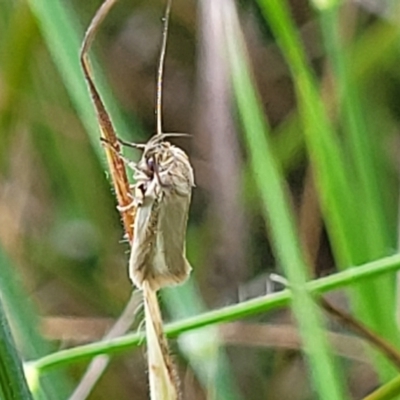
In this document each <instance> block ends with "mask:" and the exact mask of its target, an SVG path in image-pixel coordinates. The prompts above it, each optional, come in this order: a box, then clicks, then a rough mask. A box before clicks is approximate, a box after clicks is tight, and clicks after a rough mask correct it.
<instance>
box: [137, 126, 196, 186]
mask: <svg viewBox="0 0 400 400" xmlns="http://www.w3.org/2000/svg"><path fill="white" fill-rule="evenodd" d="M180 136H189V135H187V134H186V133H163V134H162V135H155V136H153V137H152V138H151V139H150V140H149V141H148V142H147V144H146V145H145V146H144V148H143V154H142V158H141V159H140V161H139V163H138V165H137V167H138V168H139V169H140V170H141V171H142V172H144V173H145V174H146V175H147V176H148V177H149V178H150V179H153V177H154V174H155V171H156V170H157V171H161V170H162V169H163V168H162V166H163V165H165V164H166V163H167V162H168V161H169V160H170V159H171V157H173V149H175V146H173V145H171V143H169V142H167V141H165V139H166V138H168V137H180Z"/></svg>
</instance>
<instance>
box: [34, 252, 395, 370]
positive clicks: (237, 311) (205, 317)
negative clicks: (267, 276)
mask: <svg viewBox="0 0 400 400" xmlns="http://www.w3.org/2000/svg"><path fill="white" fill-rule="evenodd" d="M399 269H400V254H396V255H394V256H390V257H386V258H382V259H380V260H377V261H373V262H370V263H367V264H364V265H360V266H358V267H357V268H351V269H348V270H345V271H342V272H339V273H337V274H334V275H331V276H328V277H325V278H320V279H316V280H313V281H310V282H307V283H306V289H307V290H308V291H309V292H310V293H311V294H312V295H320V294H323V293H326V292H329V291H331V290H337V289H340V288H345V287H346V286H350V287H351V286H353V285H355V284H356V283H361V282H363V281H364V280H366V279H372V278H376V277H378V276H381V275H384V274H387V273H390V272H395V271H398V270H399ZM291 300H292V293H291V291H290V290H287V289H285V290H282V291H281V292H279V293H273V294H269V295H266V296H262V297H257V298H255V299H251V300H248V301H244V302H241V303H239V304H235V305H232V306H228V307H224V308H221V309H218V310H213V311H209V312H206V313H203V314H199V315H196V316H195V317H191V318H187V319H184V320H182V321H177V322H174V323H171V324H168V325H166V326H165V329H164V331H165V334H166V335H167V337H176V336H179V335H180V334H182V333H184V332H189V331H192V330H194V329H199V328H202V327H205V326H210V325H213V324H219V323H223V322H231V321H234V320H237V319H240V318H246V317H251V316H253V315H258V314H261V313H265V312H268V311H271V310H276V309H278V308H281V307H285V306H287V305H289V304H290V302H291ZM144 341H145V337H144V335H143V333H142V332H138V333H134V334H129V335H126V336H123V337H120V338H117V339H113V340H107V342H104V343H102V342H98V343H91V344H87V345H83V346H77V347H75V348H73V349H67V350H61V351H59V352H57V353H52V354H49V355H47V356H44V357H42V358H40V359H38V360H35V361H32V362H31V363H30V365H31V367H32V368H34V369H36V370H37V371H38V373H42V372H44V371H46V370H48V369H51V368H54V367H57V366H61V365H65V364H70V363H72V362H76V361H79V360H85V359H87V358H89V357H93V356H96V355H99V354H111V353H116V352H121V351H124V350H128V349H132V348H134V347H136V346H139V345H140V344H142V343H143V342H144Z"/></svg>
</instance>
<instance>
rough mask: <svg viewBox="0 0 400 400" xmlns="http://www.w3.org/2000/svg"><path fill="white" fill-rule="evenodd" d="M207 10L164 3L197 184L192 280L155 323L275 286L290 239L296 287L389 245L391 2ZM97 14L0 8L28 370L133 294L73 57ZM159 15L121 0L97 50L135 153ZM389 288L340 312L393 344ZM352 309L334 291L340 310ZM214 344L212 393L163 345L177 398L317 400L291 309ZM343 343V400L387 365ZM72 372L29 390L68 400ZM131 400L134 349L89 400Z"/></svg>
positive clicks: (79, 369)
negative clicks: (297, 269)
mask: <svg viewBox="0 0 400 400" xmlns="http://www.w3.org/2000/svg"><path fill="white" fill-rule="evenodd" d="M216 3H218V2H215V0H214V3H212V1H211V0H204V1H199V2H195V1H193V0H191V1H188V0H186V1H184V0H174V4H173V9H172V20H171V26H170V34H169V38H168V50H167V59H166V66H165V81H164V107H163V118H164V129H165V131H167V132H188V133H190V134H191V138H190V139H186V138H183V139H180V140H176V141H175V143H176V144H178V145H180V146H182V147H183V148H184V149H185V150H186V151H187V152H188V154H189V155H190V157H191V161H192V164H193V166H194V170H195V177H196V184H197V187H196V188H195V189H194V195H193V202H192V207H191V212H190V220H189V227H188V239H187V247H188V258H189V260H190V262H191V263H192V265H193V267H194V271H193V274H192V277H191V282H190V283H189V284H188V285H186V286H184V287H182V288H177V289H176V290H175V289H173V290H171V291H168V292H167V293H166V294H165V297H164V303H163V304H164V306H165V319H166V320H170V319H176V318H178V317H183V316H187V315H195V314H197V313H198V312H200V311H202V310H204V309H209V308H217V307H222V306H225V305H229V304H234V303H236V302H239V301H243V300H245V299H248V298H252V297H256V296H260V295H263V294H265V293H267V292H268V291H271V290H273V288H272V286H273V284H272V283H271V282H270V281H269V280H268V273H270V272H273V271H274V272H277V273H280V274H283V273H285V274H288V275H290V273H289V272H287V271H288V270H287V269H285V265H283V264H285V251H289V250H287V249H289V248H290V246H292V245H293V246H294V247H296V246H298V244H301V247H302V249H303V253H304V260H306V264H307V268H308V270H307V271H306V272H304V276H305V277H306V276H313V277H318V276H322V275H326V274H329V273H333V272H335V271H336V270H337V268H339V269H344V268H347V267H348V266H351V265H359V264H361V263H365V262H367V261H371V260H374V259H378V258H380V257H384V256H387V255H390V254H393V253H395V252H396V251H397V246H398V244H397V243H398V239H397V237H398V192H399V182H398V175H399V174H398V172H399V165H400V164H399V148H400V147H399V146H400V142H399V140H400V139H399V129H398V123H399V118H400V109H399V105H398V103H399V102H398V96H399V93H400V73H399V68H398V65H399V54H400V53H399V48H400V9H399V6H398V4H397V2H396V1H395V0H393V1H389V0H387V1H383V0H381V1H378V0H376V1H374V0H368V1H367V0H357V1H355V0H354V1H343V2H337V1H329V0H325V1H322V0H319V1H317V0H315V1H307V0H296V1H295V0H293V1H291V2H288V6H289V11H290V20H289V22H288V20H286V19H285V15H284V14H280V7H281V6H277V5H274V4H276V3H277V2H275V1H271V2H269V3H268V2H267V1H262V0H260V1H251V0H242V1H239V2H237V8H238V14H239V17H240V27H239V25H235V22H234V17H232V16H230V14H229V13H228V12H226V10H225V11H224V8H223V6H222V5H216ZM222 3H225V2H221V4H222ZM228 3H230V2H228ZM100 4H101V2H100V1H85V2H81V1H65V0H18V1H14V0H2V1H1V2H0V255H1V258H0V268H1V277H0V292H1V294H2V300H3V302H4V303H5V306H6V308H7V310H8V317H9V320H10V323H11V324H12V327H13V332H14V334H15V338H16V340H17V344H18V349H19V350H20V352H21V354H22V357H23V358H24V359H25V360H31V359H36V358H38V357H40V356H42V355H44V354H47V353H49V352H51V351H55V350H58V349H63V348H66V347H71V346H74V345H78V344H81V343H86V342H92V341H96V340H99V339H100V338H101V337H102V336H103V335H104V334H105V333H106V332H107V330H108V329H109V328H110V326H111V325H112V321H113V320H114V319H115V318H117V317H118V316H119V315H120V313H121V312H122V310H123V308H124V306H125V304H126V303H127V302H128V300H129V298H130V294H131V285H130V282H129V280H128V276H127V259H128V252H129V246H128V244H127V243H126V242H125V241H124V240H123V231H122V227H121V224H120V220H119V215H118V212H117V210H116V208H115V199H114V196H113V192H112V189H111V187H110V182H109V179H108V175H107V172H105V169H106V165H105V158H104V155H103V152H102V149H101V146H100V143H99V140H98V136H99V135H98V130H97V129H98V128H97V124H96V120H95V118H94V113H93V109H92V105H91V103H90V98H89V96H88V94H87V89H86V85H85V82H84V80H83V78H82V75H81V72H80V68H79V63H78V51H79V46H80V42H81V39H82V37H83V32H84V30H85V28H86V27H87V26H88V25H89V22H90V20H91V18H92V17H93V15H94V13H95V11H96V10H97V8H98V7H99V5H100ZM282 4H286V2H282ZM164 6H165V2H164V1H160V0H150V1H133V2H132V1H131V2H128V1H123V0H120V1H119V2H118V3H117V4H116V6H115V7H114V9H113V10H112V12H111V13H110V15H109V16H108V17H107V19H106V20H105V22H104V24H103V25H102V27H101V29H100V31H99V34H98V37H97V39H96V41H95V45H94V50H93V53H92V54H93V59H96V61H94V60H93V64H94V70H95V75H96V81H97V82H99V85H100V87H101V89H102V93H103V94H104V96H105V98H106V102H107V105H108V108H109V110H110V113H111V115H112V117H113V120H114V122H115V124H116V126H117V131H118V134H119V135H120V136H121V137H123V138H124V139H127V140H132V141H136V142H143V141H145V140H146V139H147V138H149V137H150V136H151V135H152V134H153V133H154V131H155V115H154V103H155V84H156V80H155V76H156V69H157V64H158V58H159V47H160V43H161V30H162V24H161V17H162V14H163V10H164ZM228 27H231V28H232V32H235V33H229V32H228ZM224 29H225V30H224ZM242 34H243V37H244V38H245V43H246V46H247V50H246V51H243V49H241V48H240V44H239V43H240V41H241V35H242ZM226 35H227V36H229V35H230V38H231V39H234V41H235V37H234V35H238V36H237V37H236V43H237V46H238V48H237V49H233V50H232V49H230V50H229V51H231V53H230V55H229V54H228V53H227V52H226V49H227V47H229V46H228V45H227V43H228V41H227V39H226V37H225V36H226ZM297 39H300V40H301V44H300V42H296V40H297ZM234 45H235V44H233V45H232V46H234ZM302 49H303V50H304V52H303V50H302ZM232 51H233V53H234V55H237V56H238V57H239V58H240V59H241V61H242V62H243V63H244V65H243V66H241V67H240V68H239V69H238V71H247V70H246V68H247V67H246V66H245V64H246V63H248V65H250V68H251V71H252V72H251V77H252V81H253V83H254V84H255V87H256V90H257V91H258V95H257V97H256V101H257V107H259V109H260V111H262V113H263V115H265V117H263V118H268V120H269V124H268V125H263V126H264V127H265V134H266V135H268V145H269V147H268V148H269V150H268V151H269V153H268V154H266V153H264V154H265V157H270V158H272V159H273V160H274V165H275V167H276V169H277V171H278V182H279V185H280V187H282V188H283V193H286V195H284V196H286V197H284V198H283V201H284V202H287V203H285V205H287V207H288V209H289V213H290V215H291V218H292V219H293V221H295V223H294V224H293V225H294V226H296V228H294V231H293V232H294V233H295V235H296V236H295V237H296V239H295V240H294V241H293V240H292V239H291V238H289V237H288V238H286V239H282V237H281V236H279V233H278V234H276V232H278V231H279V226H280V222H282V221H283V219H282V218H284V217H282V218H281V216H280V215H279V216H278V220H277V219H274V218H273V215H274V208H273V207H274V204H272V205H269V206H268V205H267V204H266V203H268V201H269V203H268V204H271V201H270V200H268V201H267V200H266V197H265V196H263V194H262V193H263V190H266V191H267V195H266V196H268V193H272V192H271V191H274V188H273V186H271V185H272V183H271V182H270V181H269V175H266V179H264V178H263V177H262V179H260V176H261V175H263V176H264V173H265V171H266V170H265V169H263V168H264V167H263V165H264V164H263V160H262V157H261V159H260V158H257V155H256V150H257V146H259V148H263V140H264V139H263V138H262V137H261V139H256V136H255V135H253V136H252V133H251V129H252V127H251V123H252V122H254V120H255V118H257V115H256V116H255V117H254V118H252V117H251V115H252V114H251V112H252V110H253V111H254V109H255V108H257V107H252V110H246V104H247V105H249V104H252V103H251V95H250V94H248V93H247V94H246V93H245V90H239V89H238V88H240V85H238V84H235V82H233V85H231V82H230V78H229V76H230V71H231V70H232V71H235V69H234V68H235V67H234V55H232ZM232 73H233V74H234V72H232ZM239 75H240V74H239ZM238 79H240V77H239V78H238ZM234 80H235V78H233V81H234ZM245 88H246V87H245ZM246 96H248V97H246ZM246 118H247V119H246ZM246 121H248V122H246ZM249 124H250V125H249ZM249 126H250V127H249ZM263 129H264V128H263ZM251 140H253V142H251ZM257 140H258V142H257ZM254 141H255V142H254ZM252 146H253V147H252ZM126 154H127V155H128V156H130V157H132V158H135V157H136V158H137V154H134V153H129V151H127V152H126ZM257 160H258V161H257ZM257 168H259V169H258V170H257ZM265 168H266V167H265ZM257 171H259V172H257ZM313 177H314V178H313ZM263 179H264V180H263ZM268 191H269V192H268ZM260 194H261V195H260ZM278 202H280V199H278ZM272 203H273V200H272ZM265 209H267V211H265ZM276 209H277V208H276ZM271 210H272V211H271ZM269 213H272V215H271V214H269ZM275 215H276V214H275ZM266 216H267V218H266ZM266 219H267V220H268V221H267V225H266V223H265V222H266ZM282 224H283V222H282ZM268 228H270V230H269V229H268ZM270 232H272V233H270ZM285 240H287V242H285ZM283 271H284V272H283ZM394 278H395V277H394V276H390V277H385V278H384V279H380V280H379V281H378V282H375V283H374V284H370V285H369V286H365V287H364V286H362V285H359V287H357V288H355V289H354V293H353V294H351V295H350V298H351V304H352V309H353V311H354V313H353V315H356V316H357V317H358V318H360V319H361V320H363V321H364V322H365V323H367V324H368V325H369V326H370V327H373V328H375V330H377V331H379V329H381V330H382V332H381V333H382V334H384V335H386V337H387V339H388V340H390V341H392V342H394V343H395V342H396V340H398V331H397V325H396V315H395V311H396V304H395V296H396V288H395V285H394V283H395V279H394ZM289 279H290V276H289ZM299 279H300V278H299ZM301 279H303V278H301ZM172 292H174V293H175V294H174V293H172ZM347 300H348V299H347V297H346V296H345V295H344V293H342V292H338V293H334V294H332V301H333V302H335V303H337V304H339V305H340V306H341V307H342V308H344V309H347V310H350V306H349V304H348V301H347ZM303 311H304V310H303ZM305 312H306V313H307V310H305ZM296 315H297V318H299V314H298V313H297V314H296ZM140 321H141V316H140V313H139V316H138V318H137V321H136V324H138V323H140ZM250 322H251V324H250ZM270 324H274V325H275V326H277V327H278V328H280V329H281V330H280V331H279V333H278V334H276V335H273V334H272V333H271V330H268V326H269V325H270ZM228 328H229V329H228ZM329 328H330V329H332V330H335V331H339V332H340V333H341V334H342V335H344V336H343V337H341V340H342V342H344V344H346V340H347V339H346V338H348V336H346V335H349V332H347V331H346V330H344V328H343V327H341V326H340V325H337V324H332V322H330V323H329ZM302 329H303V328H302ZM293 335H294V336H293ZM339 339H340V338H339ZM352 339H354V338H353V337H351V338H348V340H349V342H348V343H353V342H351V340H352ZM218 343H220V344H221V349H222V350H221V351H222V352H223V354H221V355H220V357H219V363H220V364H218V365H217V369H218V371H220V372H221V371H223V372H224V374H223V376H222V377H220V379H221V380H218V379H219V378H218V379H217V383H216V387H215V388H214V389H215V390H212V388H210V386H208V387H207V384H205V383H204V382H205V381H204V379H202V378H201V372H199V368H196V367H195V366H194V365H192V361H191V360H192V359H191V356H190V352H193V351H194V348H195V347H196V346H194V345H193V344H192V345H189V346H188V349H189V350H187V351H188V352H189V353H187V352H186V353H185V350H184V349H183V347H184V346H183V345H182V343H181V344H178V343H176V342H173V343H172V346H173V352H174V354H176V359H177V363H178V365H179V370H180V372H181V377H182V381H183V393H184V398H188V399H203V398H217V399H220V398H221V399H222V398H227V399H228V398H229V399H231V398H232V399H234V398H235V399H236V398H237V399H241V398H242V399H269V400H273V399H313V398H321V392H318V390H317V392H318V393H319V395H318V394H316V392H315V391H314V390H313V389H311V387H312V385H310V379H309V377H310V375H309V374H307V372H306V369H305V368H304V359H303V356H302V352H301V345H300V344H299V340H298V337H297V336H296V332H295V329H294V325H293V321H292V318H291V316H290V314H289V312H286V311H280V312H274V313H270V314H268V315H260V316H258V317H257V318H253V319H252V320H251V321H247V323H244V322H242V323H237V324H235V325H232V326H230V327H227V328H226V330H225V331H224V330H222V335H221V337H220V339H219V341H218ZM215 344H216V342H213V345H215ZM357 345H360V343H359V342H357ZM182 346H183V347H182ZM349 347H351V345H349V346H347V350H346V348H345V349H344V350H343V352H342V353H343V354H342V358H341V360H342V361H341V362H342V364H341V365H342V366H343V370H344V371H345V376H346V379H345V381H346V387H347V390H346V391H347V392H348V396H349V398H354V399H359V398H362V397H363V396H365V395H366V394H367V393H369V392H370V391H371V390H373V389H374V388H375V387H376V386H377V385H378V384H379V379H378V375H379V377H380V381H381V382H383V381H386V380H388V379H389V378H391V377H393V376H394V373H393V370H392V369H391V368H389V367H387V365H386V363H385V362H382V360H381V361H371V359H367V357H366V356H363V357H361V356H360V357H359V358H358V359H357V357H355V355H354V352H352V351H351V349H350V348H349ZM203 350H204V349H203ZM204 351H206V350H204ZM188 354H189V355H188ZM215 354H217V353H215V352H211V353H210V354H208V356H207V355H206V356H204V355H202V357H203V359H202V361H199V363H200V364H199V365H201V366H202V368H207V365H208V364H207V362H208V361H212V360H213V357H214V356H215ZM207 357H208V358H207ZM200 358H201V357H200ZM221 360H222V361H221ZM382 363H383V364H382ZM85 366H86V364H85V363H79V364H76V365H73V366H69V367H68V368H62V369H60V370H59V371H57V372H51V373H49V375H46V376H48V377H51V376H52V375H53V374H55V375H54V379H51V378H50V379H47V382H46V380H45V381H44V383H43V384H44V386H43V387H44V389H43V390H41V391H39V392H38V393H37V394H36V395H37V397H38V398H49V399H64V398H68V394H69V393H70V392H71V390H72V389H73V388H74V387H75V386H76V385H77V382H79V379H80V376H81V375H82V373H83V372H84V370H85ZM214 367H215V365H214ZM312 368H314V367H311V369H312ZM209 373H210V372H209ZM206 375H207V374H206ZM311 375H312V374H311ZM132 393H134V394H135V398H137V399H142V398H143V399H144V398H146V396H147V383H146V365H145V352H144V350H142V349H139V350H136V351H134V352H132V351H130V352H126V353H124V354H122V355H118V356H117V357H115V358H114V359H113V360H112V362H111V364H110V367H109V369H108V370H107V372H106V373H105V375H104V377H103V378H102V379H101V380H100V382H99V384H98V385H97V386H96V387H95V389H94V391H93V393H92V394H91V397H90V398H92V399H110V398H115V399H128V398H132ZM216 393H217V394H216ZM318 396H319V397H318ZM332 398H334V397H332ZM393 398H395V397H393Z"/></svg>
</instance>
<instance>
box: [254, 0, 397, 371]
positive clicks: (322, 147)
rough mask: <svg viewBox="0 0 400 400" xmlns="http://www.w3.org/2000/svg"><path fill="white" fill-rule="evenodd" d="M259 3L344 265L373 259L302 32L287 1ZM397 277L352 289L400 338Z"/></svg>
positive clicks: (364, 309)
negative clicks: (282, 61) (289, 80)
mask: <svg viewBox="0 0 400 400" xmlns="http://www.w3.org/2000/svg"><path fill="white" fill-rule="evenodd" d="M259 4H260V7H261V10H262V11H263V13H264V15H265V18H266V20H268V21H269V23H270V26H271V29H272V31H273V32H274V35H275V37H276V38H277V41H278V42H279V44H280V47H281V49H282V51H283V54H284V56H285V57H286V59H287V62H288V64H289V67H290V69H291V72H292V75H293V81H294V85H295V89H296V93H297V97H298V100H299V107H300V113H301V117H302V119H303V128H304V134H305V139H306V144H307V148H308V153H309V155H310V158H311V162H312V165H313V168H314V173H315V175H316V181H317V187H318V190H319V194H320V198H321V206H322V211H323V214H324V220H325V223H326V225H327V228H328V232H329V237H330V241H331V244H332V247H333V251H334V254H335V259H336V260H337V263H338V265H339V267H341V268H343V267H346V266H348V265H352V264H359V263H363V262H365V261H367V260H370V259H371V256H370V254H369V253H368V251H367V248H368V242H367V241H366V238H365V234H364V230H363V229H362V226H363V225H362V218H363V215H362V214H361V213H360V211H359V209H360V207H359V206H358V204H359V201H360V200H359V197H358V196H357V195H356V193H354V190H353V185H354V182H355V179H357V177H356V175H355V173H354V170H353V168H352V167H351V165H346V164H345V162H344V157H343V152H342V151H341V149H340V146H339V143H338V139H337V137H336V136H335V133H334V131H333V129H332V126H331V124H330V122H329V121H328V118H327V115H326V112H325V109H324V106H323V102H322V101H321V99H320V96H319V95H318V92H317V86H316V82H315V79H314V77H313V74H312V70H311V68H310V67H309V66H308V63H307V61H306V57H305V54H304V51H303V49H302V45H301V42H300V38H299V35H298V34H297V32H296V29H295V26H294V23H293V21H292V19H291V18H290V16H289V10H288V7H287V3H286V2H285V1H282V0H271V1H266V0H259ZM368 229H370V228H369V227H368ZM393 282H394V278H393V277H389V276H387V277H384V278H382V279H381V280H380V281H379V282H370V283H368V284H365V285H364V286H363V287H361V288H360V287H356V288H355V289H356V290H355V291H354V292H353V293H352V295H353V304H355V305H356V306H357V311H359V313H360V315H361V317H362V318H363V319H364V320H365V322H366V323H367V324H369V325H370V326H371V327H372V328H373V329H374V330H376V331H377V332H379V333H380V334H382V335H383V336H384V337H385V338H386V339H388V340H389V341H391V342H392V343H396V341H397V339H398V337H397V336H398V332H397V327H396V325H395V321H394V318H393V317H392V318H387V317H386V316H384V315H383V314H384V313H382V312H381V310H383V309H385V310H386V312H385V315H391V316H394V306H393V304H394V303H388V300H389V299H390V296H393V295H392V294H390V292H391V293H393V288H394V284H393ZM383 287H384V288H385V289H384V290H388V292H389V295H388V296H382V297H381V293H382V288H383ZM383 297H385V298H384V299H383ZM378 370H379V372H380V373H381V376H383V377H385V378H389V377H390V376H392V374H393V369H392V368H390V367H389V366H388V364H387V363H384V362H383V360H382V362H380V363H379V368H378Z"/></svg>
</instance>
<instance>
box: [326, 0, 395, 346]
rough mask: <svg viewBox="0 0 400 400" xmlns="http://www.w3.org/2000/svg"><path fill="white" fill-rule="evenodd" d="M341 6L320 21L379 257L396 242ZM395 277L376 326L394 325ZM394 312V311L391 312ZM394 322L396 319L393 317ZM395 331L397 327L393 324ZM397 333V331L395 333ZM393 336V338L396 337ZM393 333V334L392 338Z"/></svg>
mask: <svg viewBox="0 0 400 400" xmlns="http://www.w3.org/2000/svg"><path fill="white" fill-rule="evenodd" d="M339 12H340V8H339V7H338V6H337V5H335V4H333V5H332V6H331V7H324V8H321V12H320V22H321V27H322V32H323V37H324V42H325V47H326V49H327V55H328V60H329V61H330V63H331V65H332V72H333V75H334V78H333V80H334V87H335V88H336V96H337V103H338V105H337V107H338V108H339V115H340V121H341V123H342V126H343V129H344V132H345V135H344V140H345V141H346V142H347V143H348V150H349V151H348V154H349V156H350V159H351V160H352V162H353V165H354V171H355V176H356V180H355V182H356V183H355V184H354V185H353V191H354V192H355V193H356V197H358V198H360V199H363V207H359V208H358V209H357V213H358V217H357V220H358V226H359V229H360V231H361V232H363V233H362V234H363V237H364V238H365V242H366V246H365V248H364V249H363V256H366V257H368V259H375V258H378V257H380V256H382V255H384V254H385V253H386V252H387V249H388V248H391V247H394V243H393V241H392V240H391V238H390V236H389V229H388V224H387V221H385V215H384V212H383V208H382V206H381V205H382V204H383V199H382V196H381V191H380V187H379V185H378V176H377V171H379V169H378V168H377V165H376V163H375V162H374V161H375V160H374V157H373V153H374V148H373V147H374V146H375V144H374V141H372V140H371V132H369V127H368V125H367V124H366V123H365V117H364V116H363V114H364V113H365V110H362V105H361V102H360V96H359V93H358V91H357V87H356V85H355V82H354V79H351V77H350V74H349V71H350V70H351V69H350V68H349V65H350V62H349V57H350V54H349V48H348V47H349V46H347V47H345V46H344V45H343V43H342V42H343V39H341V37H340V33H339V32H340V28H339V26H340V25H339V24H340V15H339ZM390 280H391V277H387V278H385V279H383V280H380V282H376V283H375V284H374V286H375V287H374V288H373V289H374V290H375V293H376V294H375V296H378V297H379V299H380V304H379V308H378V307H375V308H374V309H370V312H369V314H370V316H371V318H370V320H371V321H372V322H373V323H374V325H376V324H377V325H378V326H383V325H386V327H388V326H389V325H393V324H391V323H390V322H389V324H388V318H387V314H386V313H382V312H381V309H382V308H381V307H384V309H386V310H392V311H394V309H393V304H394V295H395V293H394V286H393V285H391V284H390ZM370 290H371V287H369V286H368V287H360V289H359V291H360V294H361V295H362V297H363V298H364V299H365V298H368V297H374V296H371V291H370ZM389 312H390V311H389ZM391 320H392V321H393V318H391ZM391 328H392V330H393V328H394V327H393V326H392V327H391ZM394 334H395V335H396V332H394ZM395 335H390V336H391V338H392V339H393V338H396V336H395ZM390 336H389V337H390Z"/></svg>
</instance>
